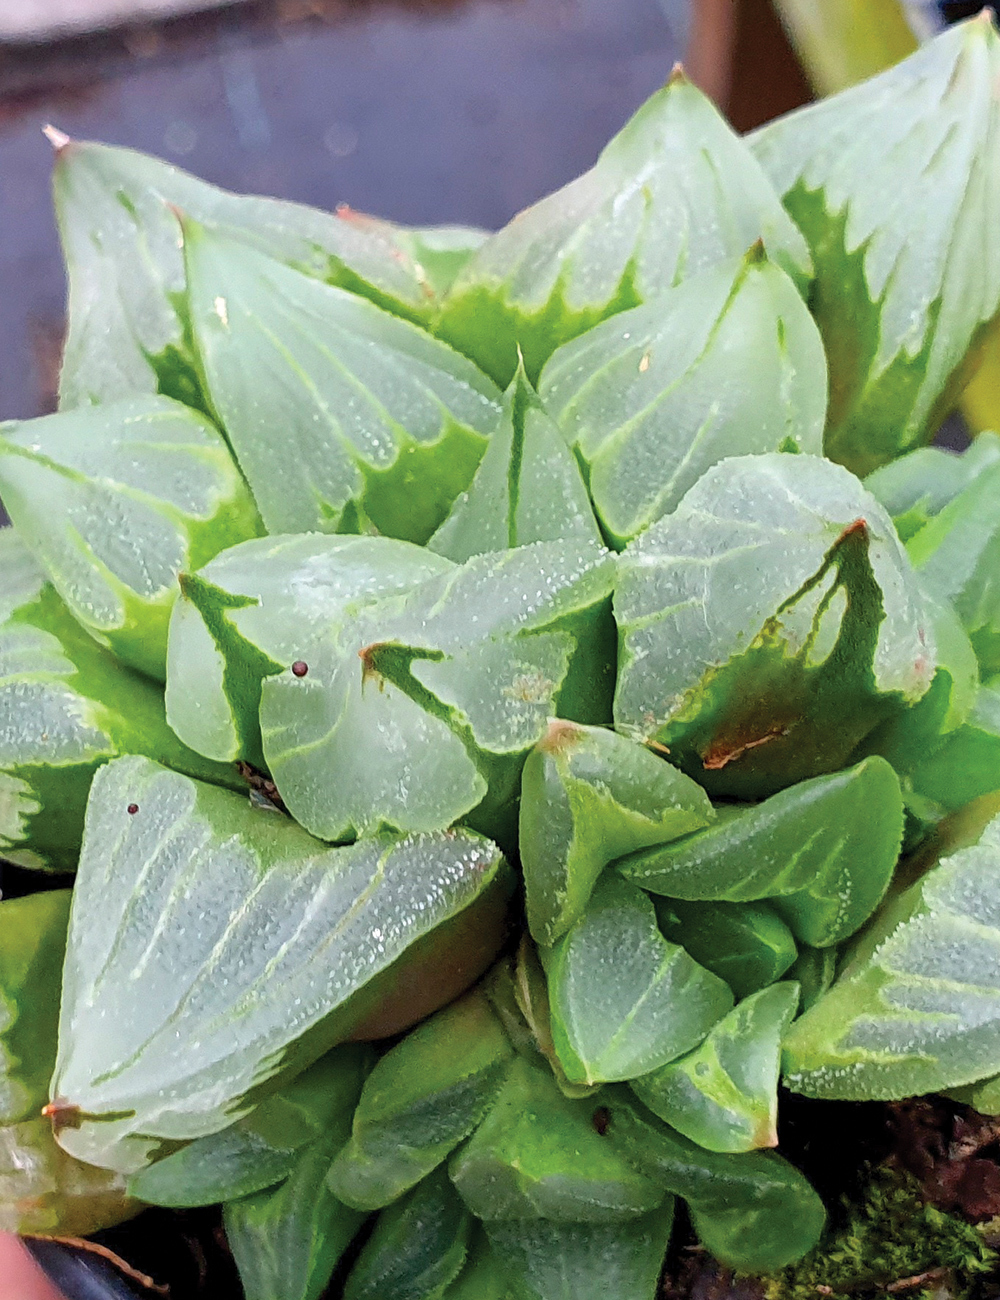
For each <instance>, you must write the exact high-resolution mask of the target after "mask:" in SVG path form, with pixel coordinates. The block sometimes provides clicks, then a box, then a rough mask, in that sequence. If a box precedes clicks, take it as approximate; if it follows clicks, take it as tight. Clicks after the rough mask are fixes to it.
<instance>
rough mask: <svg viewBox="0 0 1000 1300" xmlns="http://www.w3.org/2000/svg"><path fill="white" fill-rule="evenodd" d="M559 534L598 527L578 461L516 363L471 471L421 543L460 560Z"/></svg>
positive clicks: (576, 536) (593, 534) (595, 537)
mask: <svg viewBox="0 0 1000 1300" xmlns="http://www.w3.org/2000/svg"><path fill="white" fill-rule="evenodd" d="M562 538H566V539H573V540H576V541H580V542H587V541H592V542H599V541H600V540H601V533H600V530H599V528H598V526H597V520H596V519H595V518H594V512H593V510H592V509H591V505H590V498H589V496H588V495H587V486H586V484H585V483H584V481H583V475H582V474H581V472H580V467H579V465H578V464H577V463H576V460H575V459H574V457H573V453H572V452H571V451H570V449H569V447H567V446H566V442H565V439H564V438H563V436H562V434H561V433H560V432H559V429H558V428H557V426H556V424H555V423H554V421H553V420H552V419H551V417H550V416H549V415H548V413H547V412H546V410H545V407H544V406H543V405H542V403H541V401H540V400H539V397H538V394H537V393H536V392H535V390H534V389H533V388H532V387H531V385H530V384H529V383H528V380H527V377H526V376H525V373H524V367H523V366H522V365H520V364H519V365H518V371H517V374H516V375H515V376H514V378H513V380H512V381H511V385H510V388H508V390H507V393H506V395H505V397H504V408H503V416H502V418H501V420H500V424H499V426H498V427H497V429H496V431H495V432H494V434H493V436H492V438H491V439H490V444H489V446H488V447H487V449H486V454H485V455H484V456H483V459H482V460H481V461H480V463H479V468H478V469H477V470H476V476H475V478H474V479H473V480H472V484H471V485H470V487H469V489H468V491H467V492H463V493H462V495H461V496H460V497H459V498H458V499H457V500H456V502H455V504H454V506H453V507H452V509H451V513H450V514H449V515H448V518H447V519H446V520H445V521H444V523H443V524H442V525H441V527H440V528H439V529H438V530H437V532H436V533H435V534H434V536H433V537H432V538H431V539H430V541H429V542H428V546H429V548H430V549H431V550H432V551H437V552H438V553H439V554H441V555H447V557H448V559H449V560H455V561H456V562H457V563H459V564H462V563H463V562H464V561H465V560H468V559H469V558H470V557H471V556H473V555H481V554H482V553H483V552H484V551H502V550H504V549H505V548H506V547H509V546H527V545H528V544H529V543H531V542H554V541H559V540H560V539H562Z"/></svg>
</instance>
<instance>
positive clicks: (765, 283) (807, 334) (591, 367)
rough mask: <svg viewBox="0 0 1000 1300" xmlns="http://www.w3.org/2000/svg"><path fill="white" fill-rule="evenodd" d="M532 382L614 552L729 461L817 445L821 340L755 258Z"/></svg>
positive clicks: (579, 343) (600, 332)
mask: <svg viewBox="0 0 1000 1300" xmlns="http://www.w3.org/2000/svg"><path fill="white" fill-rule="evenodd" d="M539 387H540V391H541V394H542V400H543V401H544V402H545V403H546V404H547V406H548V408H549V410H550V411H551V413H552V415H553V417H554V418H555V420H556V421H557V422H558V424H559V426H560V428H561V429H562V431H563V433H564V434H565V437H566V440H567V441H568V442H569V443H570V444H571V445H572V446H573V447H575V448H576V450H577V453H578V454H579V455H580V456H581V457H582V459H583V460H584V462H585V463H586V465H587V469H588V483H589V485H590V491H591V493H592V495H593V499H594V507H595V509H596V511H597V514H598V516H599V518H600V520H601V523H602V525H603V526H604V529H605V532H606V534H607V535H608V536H610V537H613V538H615V539H616V540H617V542H618V543H619V544H624V542H626V541H627V540H628V539H629V538H632V537H635V535H636V534H637V533H639V532H641V531H642V529H643V528H645V527H647V526H648V525H649V524H651V523H652V522H653V521H654V520H656V519H659V518H660V517H661V516H663V515H665V514H669V513H670V511H672V510H673V509H674V508H675V507H676V506H677V504H678V502H679V501H680V499H681V497H682V496H683V495H684V493H685V492H686V491H687V490H688V489H689V488H690V487H693V485H694V484H695V483H696V482H697V480H698V479H699V478H700V477H701V475H702V474H703V473H704V472H705V470H706V469H708V468H709V466H711V465H714V464H716V463H717V462H718V461H720V460H722V459H723V458H724V457H726V456H740V455H744V454H746V453H750V452H767V451H782V450H785V451H787V450H796V451H805V452H809V453H812V454H814V455H820V454H821V453H822V450H823V425H824V423H825V420H826V358H825V356H824V353H823V343H822V340H821V339H820V336H819V331H818V330H817V329H816V326H815V324H814V323H813V320H812V317H811V316H810V315H809V312H808V310H807V309H806V305H805V303H804V302H803V301H802V298H801V296H800V294H799V291H798V290H797V289H796V287H795V285H794V284H793V283H792V282H791V280H790V279H789V278H788V276H787V275H786V274H785V273H784V271H782V270H780V268H779V267H777V266H776V265H774V264H773V263H771V262H768V261H767V260H766V258H765V257H764V256H763V254H762V252H761V251H760V250H758V249H755V250H753V251H752V252H751V253H750V254H749V255H748V256H747V257H746V258H745V259H743V260H741V261H740V262H738V263H733V262H732V261H729V260H727V261H725V262H723V263H722V264H721V265H719V266H717V267H713V268H712V269H711V270H708V271H705V272H703V273H702V274H701V275H696V276H693V277H692V278H691V279H688V280H685V281H684V282H683V283H682V284H680V285H678V286H677V287H676V288H673V289H668V290H667V291H666V292H665V293H663V294H662V295H660V296H659V297H657V298H655V299H654V300H653V301H652V302H649V303H647V304H646V305H645V306H642V307H636V308H634V309H633V310H632V311H628V312H622V313H619V314H618V315H617V316H615V317H613V318H612V319H611V320H606V321H604V322H603V323H602V324H601V325H598V326H596V327H595V328H594V329H592V330H588V331H587V333H586V334H584V335H583V336H582V337H580V338H578V339H574V340H573V341H572V342H570V343H567V344H565V345H564V346H563V347H561V348H560V349H559V350H558V352H556V353H555V355H554V356H553V357H552V358H551V359H550V361H549V362H548V364H547V365H546V367H545V370H544V371H543V373H542V377H541V382H540V386H539Z"/></svg>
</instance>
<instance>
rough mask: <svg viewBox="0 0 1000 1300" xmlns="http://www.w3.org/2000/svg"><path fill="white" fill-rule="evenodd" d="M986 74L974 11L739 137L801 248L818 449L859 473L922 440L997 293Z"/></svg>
mask: <svg viewBox="0 0 1000 1300" xmlns="http://www.w3.org/2000/svg"><path fill="white" fill-rule="evenodd" d="M998 75H1000V38H998V36H997V33H996V31H995V30H994V28H993V25H992V21H991V18H990V15H989V11H988V10H984V12H983V15H981V16H980V18H978V19H973V20H971V21H970V22H967V23H962V24H959V25H957V26H956V27H954V28H952V29H951V30H950V31H947V32H944V33H943V34H942V35H941V36H939V37H937V39H935V40H933V41H930V42H929V43H928V44H927V45H925V46H924V47H923V48H921V49H919V50H918V51H917V52H916V53H915V54H913V55H911V56H910V57H909V58H908V59H905V60H904V61H903V62H902V63H900V64H898V65H897V66H896V67H894V68H890V69H889V70H888V71H886V72H883V73H881V74H880V75H878V76H876V77H873V78H872V79H871V80H870V81H867V82H865V83H864V84H862V85H860V86H855V87H853V88H852V89H850V90H846V91H843V92H842V93H841V94H839V95H835V96H833V97H832V98H830V99H827V100H824V101H823V102H822V103H819V104H816V105H812V106H810V107H807V108H804V109H801V110H799V111H798V112H796V113H792V114H789V115H788V116H787V117H784V118H779V119H778V121H777V122H774V123H771V124H770V125H768V126H766V127H764V128H763V129H762V130H761V131H760V132H758V133H757V134H756V135H755V136H754V137H753V138H752V140H751V147H752V149H753V152H754V153H755V155H756V157H757V158H758V159H759V160H760V162H761V163H762V164H763V166H764V169H765V171H766V172H767V173H768V175H769V176H770V177H771V179H772V180H773V182H774V184H775V187H776V188H777V190H778V192H779V193H780V194H781V195H782V196H783V198H784V201H785V206H786V207H787V209H788V211H789V212H790V214H791V215H792V217H793V218H794V220H795V221H796V222H797V223H798V225H799V226H800V228H801V229H802V231H803V233H804V234H805V236H806V239H807V240H808V242H809V246H810V249H811V250H812V254H813V260H814V262H815V267H816V283H815V287H814V290H813V297H812V305H813V311H814V313H815V316H816V320H817V324H818V325H819V328H820V332H821V333H822V335H823V339H824V343H825V344H826V351H827V358H828V361H829V365H830V391H831V401H830V416H829V422H828V425H827V435H826V447H827V454H828V455H831V456H833V457H834V458H835V459H837V460H839V461H842V462H843V463H844V464H846V465H849V466H850V467H851V468H852V469H854V470H855V471H856V472H857V473H859V474H866V473H868V472H869V471H871V470H873V469H875V468H876V467H877V466H879V465H881V464H884V463H885V462H886V461H889V460H891V459H893V458H894V457H895V456H897V455H899V454H900V452H903V451H907V450H909V449H910V448H911V447H914V446H917V445H919V444H920V443H921V442H925V441H928V440H929V439H930V436H931V435H932V434H933V432H934V430H935V428H936V427H937V425H938V424H939V423H940V420H941V418H942V417H943V416H944V415H945V414H946V413H947V411H948V409H949V408H950V407H951V406H952V405H954V403H955V401H956V400H957V398H958V396H959V394H960V393H961V391H962V388H963V387H964V386H965V382H966V381H967V380H968V378H969V377H970V374H971V368H972V366H973V365H974V364H975V361H976V360H977V359H978V358H977V357H976V356H975V351H976V344H978V343H979V341H980V338H981V335H982V333H983V331H984V327H985V326H986V325H987V324H988V323H989V322H990V321H992V320H993V318H994V317H995V316H996V314H997V311H998V308H1000V250H998V249H997V248H996V246H995V244H994V242H993V241H991V240H989V239H985V240H984V234H983V232H984V231H989V230H993V229H995V228H996V226H997V225H998V223H1000V163H998V159H1000V104H998V102H997V97H996V81H997V77H998Z"/></svg>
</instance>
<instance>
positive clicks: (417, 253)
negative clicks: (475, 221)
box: [386, 223, 490, 297]
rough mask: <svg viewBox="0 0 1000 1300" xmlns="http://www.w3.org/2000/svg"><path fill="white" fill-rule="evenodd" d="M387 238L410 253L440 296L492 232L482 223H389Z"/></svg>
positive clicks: (419, 271)
mask: <svg viewBox="0 0 1000 1300" xmlns="http://www.w3.org/2000/svg"><path fill="white" fill-rule="evenodd" d="M386 224H387V225H389V223H386ZM386 237H387V238H388V239H390V240H391V241H392V242H394V243H396V244H398V246H399V247H400V248H403V249H405V250H406V251H407V252H408V253H409V254H410V256H411V257H412V258H413V262H414V267H415V270H416V272H417V275H418V278H419V279H420V281H421V283H423V284H427V285H430V287H431V289H432V290H433V291H434V293H435V294H437V295H438V296H439V297H440V296H442V295H443V294H445V293H446V292H447V290H448V289H450V288H451V286H452V284H453V283H454V282H455V277H456V276H457V275H458V273H459V271H461V269H462V267H463V266H465V264H466V262H468V260H469V258H470V257H472V256H473V254H474V253H475V252H476V250H477V249H479V248H481V247H482V246H483V244H484V243H485V242H486V240H487V239H489V237H490V232H489V231H488V230H482V229H481V228H480V227H478V226H399V225H389V229H388V230H387V231H386Z"/></svg>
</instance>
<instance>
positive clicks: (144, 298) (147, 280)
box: [54, 140, 435, 407]
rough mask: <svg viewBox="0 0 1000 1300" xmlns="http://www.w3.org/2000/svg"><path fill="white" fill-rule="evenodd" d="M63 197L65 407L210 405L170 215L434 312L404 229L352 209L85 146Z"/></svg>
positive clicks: (395, 302) (71, 159) (66, 157)
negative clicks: (122, 402) (154, 395)
mask: <svg viewBox="0 0 1000 1300" xmlns="http://www.w3.org/2000/svg"><path fill="white" fill-rule="evenodd" d="M54 189H55V202H56V213H57V216H58V219H59V228H60V233H61V235H62V243H63V251H64V253H65V256H66V263H67V267H68V271H69V332H68V337H67V340H66V350H65V357H64V361H63V369H62V376H61V380H60V402H61V405H62V406H64V407H68V406H80V405H87V404H88V403H91V402H106V401H113V400H115V399H117V398H119V397H124V396H128V395H129V394H132V393H139V392H143V393H151V392H155V391H156V390H157V388H159V389H160V391H161V392H165V393H168V394H170V395H171V396H174V397H179V398H181V399H182V400H184V401H189V402H193V403H194V404H196V405H197V404H200V402H201V400H203V399H202V397H201V394H200V392H199V388H200V385H199V380H198V376H197V366H196V363H195V359H194V357H193V356H192V354H191V350H190V340H189V338H188V337H187V336H186V333H185V326H186V319H185V312H184V307H183V299H182V295H183V293H184V286H185V278H184V259H183V254H182V252H181V247H180V243H179V240H178V232H177V220H176V218H175V216H174V214H173V212H172V211H171V207H173V208H180V209H183V211H184V212H185V213H186V214H187V215H189V216H190V217H193V218H194V219H195V220H196V221H209V222H215V223H219V224H221V225H222V226H224V227H225V228H226V229H227V230H228V231H229V232H230V233H231V234H233V235H234V236H238V237H239V238H240V239H242V240H243V241H244V242H246V243H247V244H250V245H252V246H254V247H256V248H259V249H260V250H261V251H263V252H266V253H269V254H270V255H271V256H272V257H276V258H279V259H281V260H282V261H284V262H287V263H288V264H289V265H291V266H296V267H298V268H299V269H300V270H302V271H305V272H307V273H308V274H310V275H314V276H317V277H318V278H320V279H323V280H327V281H329V282H330V283H333V284H339V285H341V286H342V287H343V288H345V289H351V290H354V291H355V292H356V293H360V294H363V295H364V296H366V297H368V298H371V299H372V300H373V301H375V302H378V303H379V304H380V305H381V306H383V307H386V308H387V309H388V310H390V311H394V312H397V313H398V314H400V315H402V316H409V317H411V318H412V319H414V320H420V319H423V318H425V317H426V316H427V314H428V313H429V312H430V311H431V310H432V309H433V307H434V303H435V300H434V296H433V294H432V293H428V286H427V283H426V279H425V277H424V276H423V275H422V274H421V272H420V270H419V268H418V267H417V266H416V265H415V263H414V260H413V257H412V256H411V255H410V254H409V253H408V251H407V248H406V247H405V246H404V243H403V242H402V241H400V240H399V239H397V238H395V237H394V228H393V227H391V226H390V225H389V224H388V223H386V222H373V221H371V220H370V219H369V218H365V217H360V216H358V214H356V213H353V212H351V211H350V210H349V209H346V208H345V209H340V210H338V211H337V212H336V213H329V212H322V211H320V210H319V209H317V208H309V207H305V206H304V205H302V204H299V203H287V202H284V201H282V200H279V199H268V198H257V197H245V196H243V195H237V194H229V193H227V192H226V191H225V190H220V189H217V188H216V187H215V186H214V185H206V184H205V182H204V181H200V180H198V179H197V178H196V177H194V176H191V175H189V174H188V173H186V172H183V171H180V170H179V169H178V168H176V167H171V166H169V165H168V164H167V163H164V162H160V160H159V159H157V158H150V157H148V156H147V155H145V154H141V153H136V152H134V151H133V150H131V149H116V148H110V147H108V146H107V145H101V144H91V143H89V142H83V141H76V140H74V141H70V142H69V143H68V144H66V145H65V146H63V147H62V148H60V149H59V155H58V158H57V160H56V168H55V178H54Z"/></svg>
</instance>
